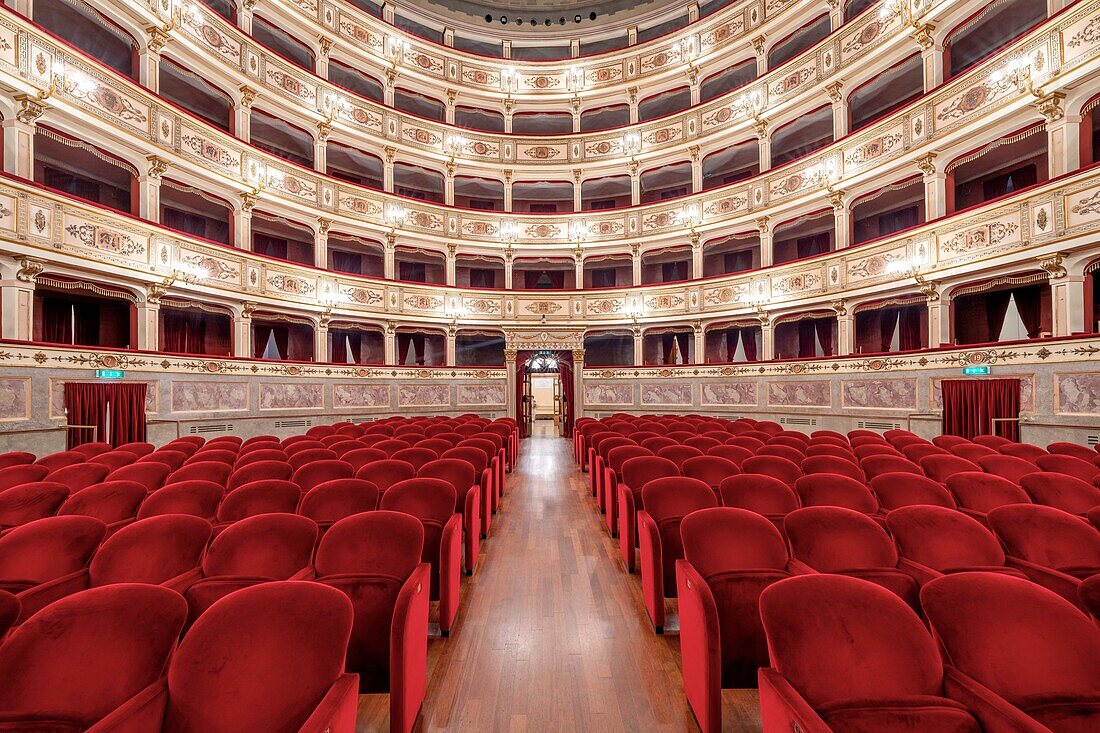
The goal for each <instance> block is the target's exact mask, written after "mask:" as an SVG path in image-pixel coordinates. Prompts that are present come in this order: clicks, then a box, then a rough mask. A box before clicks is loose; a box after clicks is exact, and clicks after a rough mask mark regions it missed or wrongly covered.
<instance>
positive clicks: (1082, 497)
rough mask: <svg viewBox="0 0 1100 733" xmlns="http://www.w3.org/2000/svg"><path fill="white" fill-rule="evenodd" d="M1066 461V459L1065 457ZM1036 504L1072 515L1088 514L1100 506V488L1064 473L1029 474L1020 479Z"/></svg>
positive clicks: (1021, 484)
mask: <svg viewBox="0 0 1100 733" xmlns="http://www.w3.org/2000/svg"><path fill="white" fill-rule="evenodd" d="M1063 459H1064V457H1063ZM1020 486H1022V487H1023V489H1024V491H1026V492H1027V493H1028V494H1029V495H1030V496H1031V498H1032V499H1034V500H1035V503H1036V504H1045V505H1046V506H1052V507H1054V508H1056V509H1061V510H1062V511H1064V512H1069V513H1070V514H1081V515H1084V514H1086V513H1087V512H1088V511H1089V510H1090V509H1092V508H1093V507H1096V506H1100V488H1098V487H1096V486H1094V485H1093V484H1091V483H1088V482H1087V481H1082V480H1081V479H1079V478H1074V477H1073V476H1068V475H1066V474H1064V473H1046V472H1041V473H1039V472H1037V473H1029V474H1027V475H1026V476H1023V477H1022V478H1021V479H1020Z"/></svg>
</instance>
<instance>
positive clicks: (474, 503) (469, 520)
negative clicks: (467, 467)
mask: <svg viewBox="0 0 1100 733" xmlns="http://www.w3.org/2000/svg"><path fill="white" fill-rule="evenodd" d="M462 529H463V534H464V536H465V550H466V551H465V556H466V565H465V567H466V573H467V574H471V575H472V574H473V572H474V567H475V566H476V565H477V556H478V553H479V552H480V548H481V542H480V538H481V488H480V487H479V486H478V485H477V484H474V485H473V486H471V487H470V489H469V490H468V491H467V492H466V501H465V504H464V505H463V508H462Z"/></svg>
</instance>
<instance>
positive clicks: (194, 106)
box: [159, 57, 233, 133]
mask: <svg viewBox="0 0 1100 733" xmlns="http://www.w3.org/2000/svg"><path fill="white" fill-rule="evenodd" d="M159 90H160V91H159V93H160V96H162V97H164V98H165V99H167V100H168V101H169V102H172V103H173V104H175V105H176V106H177V107H179V108H180V109H185V110H187V111H189V112H191V113H192V114H195V115H197V116H199V117H201V118H202V119H204V120H206V121H207V122H209V123H210V124H211V125H213V126H214V127H217V128H220V129H222V130H225V131H226V132H229V133H232V132H233V99H232V98H231V97H230V96H229V95H228V94H226V93H225V92H223V91H222V90H221V89H219V88H218V87H216V86H215V85H213V84H211V83H210V81H208V80H207V79H206V78H204V77H203V76H201V75H199V74H196V73H194V72H193V71H189V70H188V69H186V68H185V67H184V66H183V65H182V64H179V63H177V62H176V61H174V60H173V59H170V58H168V57H164V58H162V59H161V61H160V87H159Z"/></svg>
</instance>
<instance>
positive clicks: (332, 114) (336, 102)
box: [325, 94, 351, 125]
mask: <svg viewBox="0 0 1100 733" xmlns="http://www.w3.org/2000/svg"><path fill="white" fill-rule="evenodd" d="M350 106H351V105H350V104H349V103H348V99H347V97H345V96H344V95H342V94H330V95H329V96H327V97H325V110H326V111H325V122H327V123H328V124H330V125H331V124H332V122H333V120H335V119H336V118H337V117H339V116H341V115H342V114H344V113H345V112H347V111H348V108H349V107H350Z"/></svg>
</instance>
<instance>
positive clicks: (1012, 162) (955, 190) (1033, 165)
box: [944, 124, 1049, 214]
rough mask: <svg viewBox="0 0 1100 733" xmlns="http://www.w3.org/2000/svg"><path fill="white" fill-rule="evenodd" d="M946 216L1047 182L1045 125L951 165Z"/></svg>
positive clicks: (1006, 136)
mask: <svg viewBox="0 0 1100 733" xmlns="http://www.w3.org/2000/svg"><path fill="white" fill-rule="evenodd" d="M944 171H945V172H946V173H947V213H948V214H952V213H954V212H956V211H962V210H963V209H967V208H970V207H971V206H978V205H980V204H983V203H985V202H987V201H992V200H994V199H997V198H1000V197H1001V196H1008V195H1011V194H1014V193H1016V192H1018V191H1022V190H1023V189H1025V188H1029V187H1031V186H1035V185H1038V184H1040V183H1044V182H1045V181H1046V180H1047V179H1048V173H1049V168H1048V163H1047V135H1046V125H1045V124H1038V125H1033V126H1031V127H1029V128H1027V129H1026V130H1023V131H1021V132H1018V133H1014V134H1012V135H1005V136H1004V137H1002V138H999V139H997V140H994V141H993V142H991V143H989V144H988V145H985V146H984V147H982V148H979V149H978V150H975V151H972V152H970V153H967V154H966V155H963V156H961V157H959V158H956V159H955V160H953V161H951V163H949V164H948V165H947V166H946V167H945V168H944Z"/></svg>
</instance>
